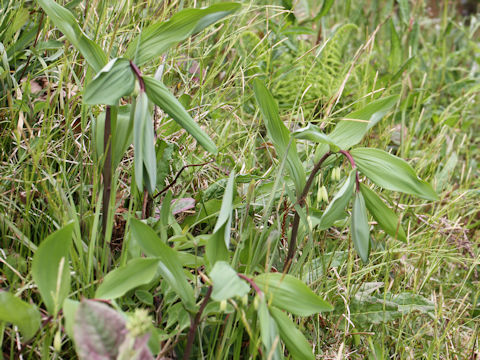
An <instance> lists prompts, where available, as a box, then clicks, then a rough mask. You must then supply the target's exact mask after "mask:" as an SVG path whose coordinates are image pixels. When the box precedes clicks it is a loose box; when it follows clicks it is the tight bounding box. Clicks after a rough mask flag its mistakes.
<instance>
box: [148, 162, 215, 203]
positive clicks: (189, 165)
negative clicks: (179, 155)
mask: <svg viewBox="0 0 480 360" xmlns="http://www.w3.org/2000/svg"><path fill="white" fill-rule="evenodd" d="M213 161H214V160H210V161H207V162H204V163H201V164H188V165H184V166H183V167H182V168H181V169H180V171H179V172H178V173H177V175H176V176H175V178H174V179H173V181H172V182H171V183H170V184H168V185H167V186H166V187H164V188H163V189H162V190H160V191H159V192H158V194H157V195H155V196H154V197H153V198H154V199H156V198H157V197H159V196H160V195H162V194H163V193H165V192H166V191H167V190H168V189H170V188H171V187H172V186H173V185H175V183H176V182H177V180H178V178H179V176H180V175H181V173H182V172H183V170H185V169H186V168H189V167H193V166H205V165H207V164H211V163H212V162H213Z"/></svg>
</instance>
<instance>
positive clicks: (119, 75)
mask: <svg viewBox="0 0 480 360" xmlns="http://www.w3.org/2000/svg"><path fill="white" fill-rule="evenodd" d="M134 88H135V75H134V74H133V72H132V69H131V67H130V61H129V60H127V59H124V58H116V59H113V60H110V62H109V63H108V64H107V65H105V66H104V67H103V68H102V69H101V70H100V71H99V72H98V73H97V75H95V77H94V78H93V80H92V81H91V82H90V83H89V84H88V85H87V88H86V89H85V94H84V97H83V102H84V103H85V104H89V105H97V104H104V105H112V106H115V105H117V104H118V101H119V100H120V98H122V97H123V96H127V95H130V94H131V93H132V92H133V90H134Z"/></svg>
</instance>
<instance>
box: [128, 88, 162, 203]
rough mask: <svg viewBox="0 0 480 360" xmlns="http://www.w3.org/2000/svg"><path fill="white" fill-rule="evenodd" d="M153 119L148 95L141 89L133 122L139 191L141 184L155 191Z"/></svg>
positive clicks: (155, 165)
mask: <svg viewBox="0 0 480 360" xmlns="http://www.w3.org/2000/svg"><path fill="white" fill-rule="evenodd" d="M153 132H154V130H153V121H152V117H151V113H150V111H149V109H148V97H147V94H146V93H145V92H143V91H141V92H140V94H139V95H138V96H137V100H136V104H135V115H134V124H133V145H134V147H135V182H136V183H137V187H138V189H139V190H140V191H143V185H144V182H145V186H146V187H147V190H148V192H149V193H150V194H152V193H153V192H154V191H155V187H156V178H157V162H156V157H155V144H154V136H153Z"/></svg>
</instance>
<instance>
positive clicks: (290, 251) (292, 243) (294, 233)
mask: <svg viewBox="0 0 480 360" xmlns="http://www.w3.org/2000/svg"><path fill="white" fill-rule="evenodd" d="M331 154H332V153H331V152H330V151H329V152H327V153H326V154H325V155H323V156H322V158H321V159H320V160H319V161H318V162H317V163H316V164H315V166H314V168H313V170H312V172H311V173H310V176H309V177H308V180H307V183H306V184H305V187H304V188H303V191H302V194H301V195H300V197H299V198H298V200H297V204H298V205H300V206H301V207H303V205H305V199H306V197H307V195H308V191H309V190H310V187H311V186H312V184H313V180H314V179H315V176H316V175H317V172H318V171H319V170H320V168H321V167H322V164H323V162H324V161H325V160H326V159H327V158H328V157H329V156H330V155H331ZM299 225H300V215H299V214H298V212H297V211H295V217H294V219H293V225H292V235H291V237H290V244H289V246H288V254H287V258H286V259H285V263H284V265H283V272H287V271H288V269H289V268H290V265H291V262H292V259H293V256H294V255H295V251H296V250H297V249H296V248H297V235H298V226H299Z"/></svg>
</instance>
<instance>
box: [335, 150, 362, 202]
mask: <svg viewBox="0 0 480 360" xmlns="http://www.w3.org/2000/svg"><path fill="white" fill-rule="evenodd" d="M339 153H340V154H342V155H344V156H345V157H346V158H347V159H348V161H349V162H350V165H351V166H352V169H356V168H357V164H355V160H354V159H353V156H352V154H350V153H349V152H348V151H346V150H340V151H339ZM355 183H356V190H357V193H358V192H359V191H360V178H359V176H358V170H357V171H356V172H355Z"/></svg>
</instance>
